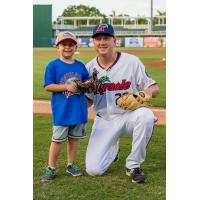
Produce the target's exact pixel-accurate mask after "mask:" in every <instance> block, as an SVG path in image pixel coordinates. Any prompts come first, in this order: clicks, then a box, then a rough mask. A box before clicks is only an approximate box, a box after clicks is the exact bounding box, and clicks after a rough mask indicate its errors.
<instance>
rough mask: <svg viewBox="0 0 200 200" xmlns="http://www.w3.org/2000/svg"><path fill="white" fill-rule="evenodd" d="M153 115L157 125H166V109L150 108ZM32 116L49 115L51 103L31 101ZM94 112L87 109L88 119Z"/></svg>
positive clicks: (92, 117) (92, 116)
mask: <svg viewBox="0 0 200 200" xmlns="http://www.w3.org/2000/svg"><path fill="white" fill-rule="evenodd" d="M150 109H151V110H152V111H153V113H154V115H155V116H156V117H157V119H158V121H157V122H156V124H158V125H166V109H165V108H160V107H150ZM33 114H38V115H51V102H50V101H48V100H33ZM94 116H95V112H94V111H93V110H92V107H90V108H89V109H88V118H89V119H94Z"/></svg>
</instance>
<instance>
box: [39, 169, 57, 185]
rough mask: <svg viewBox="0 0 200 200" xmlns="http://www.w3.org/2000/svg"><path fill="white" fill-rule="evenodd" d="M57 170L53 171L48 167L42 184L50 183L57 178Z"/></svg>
mask: <svg viewBox="0 0 200 200" xmlns="http://www.w3.org/2000/svg"><path fill="white" fill-rule="evenodd" d="M55 171H56V170H55V169H52V168H51V167H47V168H46V169H45V172H44V175H43V176H42V178H41V181H42V182H48V181H51V180H53V179H54V178H55Z"/></svg>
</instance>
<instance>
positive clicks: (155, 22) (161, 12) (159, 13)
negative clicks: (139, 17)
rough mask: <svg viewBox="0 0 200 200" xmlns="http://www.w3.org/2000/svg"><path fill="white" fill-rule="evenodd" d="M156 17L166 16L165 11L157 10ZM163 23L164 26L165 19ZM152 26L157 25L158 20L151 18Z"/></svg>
mask: <svg viewBox="0 0 200 200" xmlns="http://www.w3.org/2000/svg"><path fill="white" fill-rule="evenodd" d="M157 16H166V11H160V10H157ZM164 23H165V24H166V18H165V19H164ZM153 24H158V18H157V17H154V18H153Z"/></svg>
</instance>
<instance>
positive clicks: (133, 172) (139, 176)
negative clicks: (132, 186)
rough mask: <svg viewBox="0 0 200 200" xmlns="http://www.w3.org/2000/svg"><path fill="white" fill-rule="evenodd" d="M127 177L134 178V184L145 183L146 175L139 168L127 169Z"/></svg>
mask: <svg viewBox="0 0 200 200" xmlns="http://www.w3.org/2000/svg"><path fill="white" fill-rule="evenodd" d="M126 175H127V176H130V177H132V182H133V183H144V181H145V176H144V173H143V172H142V170H141V169H140V168H139V167H137V168H133V169H126Z"/></svg>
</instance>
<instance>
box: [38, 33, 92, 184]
mask: <svg viewBox="0 0 200 200" xmlns="http://www.w3.org/2000/svg"><path fill="white" fill-rule="evenodd" d="M56 47H57V49H58V51H59V53H60V58H57V59H55V60H53V61H51V62H50V63H49V64H48V65H47V67H46V71H45V77H44V88H45V90H46V91H48V92H52V98H51V108H52V115H53V136H52V142H51V145H50V150H49V161H48V167H47V168H46V170H45V173H44V175H43V176H42V178H41V180H42V181H43V182H47V181H51V180H53V179H54V177H55V169H56V160H57V158H58V155H59V153H60V151H61V148H62V143H63V142H64V141H65V140H66V139H68V145H67V161H68V164H67V166H66V171H67V172H68V173H70V174H71V175H72V176H82V175H83V174H82V172H81V170H80V169H79V167H78V166H76V165H75V160H76V154H77V149H78V146H79V139H81V138H84V137H85V136H86V123H87V103H86V99H85V96H84V94H81V93H80V92H79V91H78V90H77V86H76V83H75V81H76V80H78V79H79V80H81V81H85V80H87V79H88V78H89V74H88V72H87V70H86V68H85V65H84V64H83V63H81V62H80V61H77V60H74V59H73V54H74V52H75V51H76V49H77V39H76V36H75V35H73V34H72V33H70V32H66V31H65V32H60V33H59V35H58V36H57V39H56Z"/></svg>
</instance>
